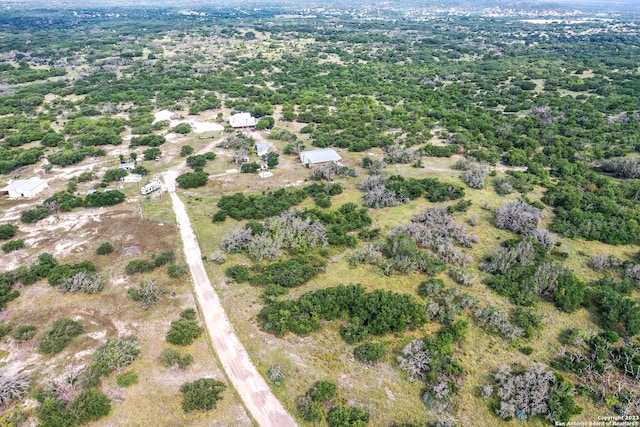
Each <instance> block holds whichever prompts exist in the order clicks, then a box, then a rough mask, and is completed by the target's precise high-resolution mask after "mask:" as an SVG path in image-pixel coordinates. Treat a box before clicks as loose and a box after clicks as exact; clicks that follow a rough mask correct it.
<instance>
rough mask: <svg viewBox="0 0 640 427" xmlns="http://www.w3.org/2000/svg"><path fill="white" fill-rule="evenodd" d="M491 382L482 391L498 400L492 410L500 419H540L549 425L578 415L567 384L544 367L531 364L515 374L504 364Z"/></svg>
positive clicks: (580, 409)
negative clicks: (537, 417) (490, 384)
mask: <svg viewBox="0 0 640 427" xmlns="http://www.w3.org/2000/svg"><path fill="white" fill-rule="evenodd" d="M494 381H495V384H494V385H493V386H492V387H488V388H485V389H484V390H485V391H484V392H485V395H486V396H487V397H489V396H492V395H495V396H496V397H497V398H498V399H499V404H498V406H496V407H495V409H494V410H495V412H496V414H497V415H499V416H500V417H502V418H504V419H511V418H518V419H520V420H526V419H527V418H529V417H535V416H540V417H543V418H546V419H548V420H549V421H551V422H553V423H559V422H562V423H566V422H568V421H569V419H570V418H571V416H573V415H575V414H580V413H581V412H582V408H580V407H579V406H577V405H576V403H575V401H574V399H573V396H574V394H575V392H574V389H573V386H572V385H571V383H569V382H568V381H566V380H565V379H564V378H563V377H562V376H560V375H558V374H553V373H552V372H550V371H549V370H548V369H547V367H546V366H545V365H542V364H533V365H532V366H531V368H530V369H529V370H518V371H514V370H513V369H512V368H511V367H509V366H506V365H504V366H502V367H501V368H500V369H499V370H498V372H496V374H495V376H494Z"/></svg>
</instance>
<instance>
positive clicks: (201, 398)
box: [180, 378, 227, 412]
mask: <svg viewBox="0 0 640 427" xmlns="http://www.w3.org/2000/svg"><path fill="white" fill-rule="evenodd" d="M226 388H227V386H226V385H225V384H224V383H223V382H221V381H217V380H214V379H213V378H201V379H199V380H196V381H193V382H190V383H185V384H183V385H182V386H181V387H180V391H181V392H182V393H183V399H182V409H183V410H184V411H185V412H191V411H195V410H200V411H210V410H211V409H213V408H215V407H216V404H217V403H218V401H220V400H222V392H223V391H224V390H225V389H226Z"/></svg>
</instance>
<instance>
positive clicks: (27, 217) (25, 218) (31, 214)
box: [20, 206, 51, 224]
mask: <svg viewBox="0 0 640 427" xmlns="http://www.w3.org/2000/svg"><path fill="white" fill-rule="evenodd" d="M49 214H51V212H50V211H49V209H47V208H45V207H44V206H38V207H37V208H34V209H28V210H26V211H23V212H22V213H21V214H20V221H22V222H24V223H25V224H33V223H36V222H38V221H40V220H41V219H43V218H46V217H48V216H49Z"/></svg>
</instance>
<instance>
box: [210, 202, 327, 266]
mask: <svg viewBox="0 0 640 427" xmlns="http://www.w3.org/2000/svg"><path fill="white" fill-rule="evenodd" d="M327 245H328V237H327V229H326V227H325V226H324V224H322V223H321V222H320V221H317V220H314V219H311V218H308V217H307V218H303V217H302V215H301V212H300V211H295V210H291V209H290V210H288V211H286V212H283V213H282V214H280V215H278V216H275V217H272V218H269V219H268V220H267V221H265V222H264V223H257V222H252V223H250V224H249V226H248V227H245V228H241V229H237V230H236V231H234V232H233V233H231V234H230V235H228V236H226V237H225V238H224V239H223V240H222V243H221V249H222V250H223V251H225V252H227V253H235V252H242V251H247V253H248V254H249V255H250V256H251V257H252V258H253V259H255V260H257V261H261V260H265V259H276V258H278V257H279V256H280V255H281V254H282V251H283V250H284V249H291V250H306V249H311V248H324V247H326V246H327Z"/></svg>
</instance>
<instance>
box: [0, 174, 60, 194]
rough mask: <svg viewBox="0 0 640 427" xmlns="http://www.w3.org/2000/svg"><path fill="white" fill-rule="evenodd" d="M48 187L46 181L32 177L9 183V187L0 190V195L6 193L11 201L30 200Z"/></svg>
mask: <svg viewBox="0 0 640 427" xmlns="http://www.w3.org/2000/svg"><path fill="white" fill-rule="evenodd" d="M48 187H49V184H47V181H45V180H44V179H41V178H39V177H37V176H34V177H31V178H29V179H16V180H15V181H9V185H7V186H6V187H4V188H0V193H7V194H8V195H9V198H11V199H16V198H21V197H26V198H28V199H31V198H33V197H36V196H37V195H38V193H40V192H41V191H42V190H44V189H45V188H48Z"/></svg>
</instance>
